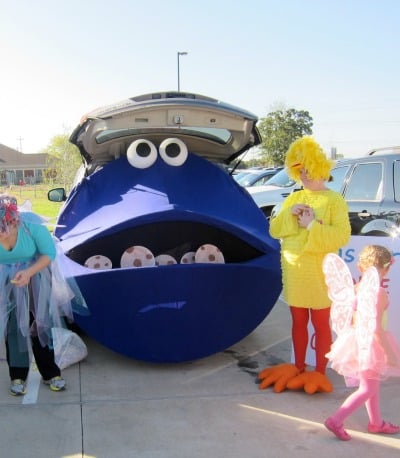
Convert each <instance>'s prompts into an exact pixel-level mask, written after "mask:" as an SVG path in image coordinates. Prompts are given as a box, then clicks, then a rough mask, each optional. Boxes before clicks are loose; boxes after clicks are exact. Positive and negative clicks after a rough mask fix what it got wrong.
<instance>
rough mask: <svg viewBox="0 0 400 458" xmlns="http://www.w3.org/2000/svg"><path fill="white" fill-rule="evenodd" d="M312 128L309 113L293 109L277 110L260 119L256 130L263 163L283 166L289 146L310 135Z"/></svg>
mask: <svg viewBox="0 0 400 458" xmlns="http://www.w3.org/2000/svg"><path fill="white" fill-rule="evenodd" d="M312 126H313V120H312V117H311V116H310V114H309V112H308V111H304V110H301V111H298V110H295V109H294V108H290V109H279V110H277V111H274V112H271V113H269V114H268V115H267V116H266V117H265V118H262V119H261V121H260V123H259V124H258V129H259V131H260V133H261V137H262V144H261V145H260V149H261V154H262V156H263V157H264V158H265V161H266V162H267V163H273V164H274V165H283V164H284V162H285V154H286V152H287V150H288V149H289V146H290V145H291V144H292V143H293V142H294V141H295V140H297V139H298V138H300V137H302V136H303V135H311V134H312Z"/></svg>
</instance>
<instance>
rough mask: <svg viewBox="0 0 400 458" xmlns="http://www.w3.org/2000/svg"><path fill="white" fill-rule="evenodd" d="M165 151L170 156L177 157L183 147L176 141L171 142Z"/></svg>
mask: <svg viewBox="0 0 400 458" xmlns="http://www.w3.org/2000/svg"><path fill="white" fill-rule="evenodd" d="M165 152H166V154H167V156H168V157H177V156H179V153H180V152H181V148H180V147H179V145H177V144H176V143H171V144H170V145H168V146H167V147H166V148H165Z"/></svg>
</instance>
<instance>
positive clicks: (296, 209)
mask: <svg viewBox="0 0 400 458" xmlns="http://www.w3.org/2000/svg"><path fill="white" fill-rule="evenodd" d="M309 208H310V207H309V206H308V205H304V204H296V205H293V207H292V215H294V216H299V215H302V214H303V212H304V211H305V210H307V209H309Z"/></svg>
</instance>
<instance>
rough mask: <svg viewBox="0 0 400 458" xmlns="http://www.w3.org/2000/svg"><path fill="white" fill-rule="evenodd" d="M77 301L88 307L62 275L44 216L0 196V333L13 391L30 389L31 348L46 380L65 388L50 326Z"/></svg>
mask: <svg viewBox="0 0 400 458" xmlns="http://www.w3.org/2000/svg"><path fill="white" fill-rule="evenodd" d="M73 301H76V303H77V304H79V306H80V307H81V308H82V310H85V309H86V311H87V308H86V304H85V302H84V299H83V298H82V296H81V295H80V293H79V289H78V288H77V285H76V282H74V280H73V279H72V280H71V279H68V281H67V280H66V279H65V278H64V277H63V276H62V275H61V271H60V269H59V267H58V262H57V247H56V242H55V240H54V239H53V237H52V235H51V234H50V232H49V230H48V229H47V227H46V226H45V225H43V224H41V223H40V218H39V217H37V215H34V214H33V213H25V212H20V211H19V209H18V206H17V200H16V198H15V197H12V196H9V195H5V194H1V195H0V333H1V335H2V336H3V337H4V339H5V344H6V357H7V364H8V368H9V375H10V379H11V385H10V391H9V392H10V394H11V395H13V396H20V395H24V394H25V393H26V383H27V377H28V373H29V366H30V348H32V353H33V356H34V358H35V361H36V365H37V368H38V370H39V373H40V375H41V376H42V378H43V382H44V383H45V384H46V385H48V386H49V388H50V389H51V390H52V391H62V390H64V389H65V387H66V382H65V380H64V378H63V377H62V376H61V370H60V368H59V367H58V366H57V364H56V362H55V355H54V348H53V339H52V328H54V327H65V326H66V322H65V320H66V319H67V320H68V321H70V322H71V321H73Z"/></svg>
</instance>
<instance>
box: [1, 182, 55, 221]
mask: <svg viewBox="0 0 400 458" xmlns="http://www.w3.org/2000/svg"><path fill="white" fill-rule="evenodd" d="M54 187H56V186H50V185H43V184H40V185H32V186H30V185H23V186H17V185H15V186H10V187H6V188H4V187H3V188H2V189H1V192H2V193H4V194H9V195H11V196H14V197H16V198H17V200H18V205H22V204H23V203H24V202H25V201H26V200H30V202H31V203H32V211H33V212H34V213H37V214H38V215H41V216H45V217H47V218H55V217H56V216H57V215H58V212H59V210H60V208H61V205H62V203H59V202H50V201H49V200H48V198H47V192H48V191H49V190H50V189H52V188H54Z"/></svg>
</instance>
